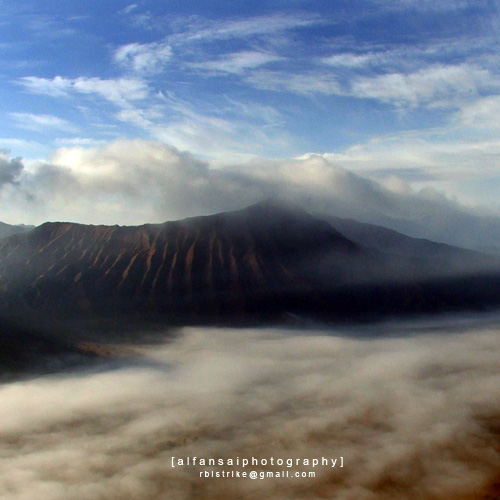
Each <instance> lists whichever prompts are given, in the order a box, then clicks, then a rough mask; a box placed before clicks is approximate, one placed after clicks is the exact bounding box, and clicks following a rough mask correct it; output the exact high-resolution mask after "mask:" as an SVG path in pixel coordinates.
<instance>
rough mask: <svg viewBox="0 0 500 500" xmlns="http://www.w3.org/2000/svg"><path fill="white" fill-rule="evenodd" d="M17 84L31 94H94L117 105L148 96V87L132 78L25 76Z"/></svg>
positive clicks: (141, 81)
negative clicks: (50, 77)
mask: <svg viewBox="0 0 500 500" xmlns="http://www.w3.org/2000/svg"><path fill="white" fill-rule="evenodd" d="M17 83H18V84H19V85H21V86H22V87H24V88H25V89H26V90H27V91H29V92H31V93H33V94H42V95H49V96H52V97H64V96H69V95H70V94H71V93H81V94H95V95H98V96H100V97H102V98H104V99H106V100H108V101H110V102H113V103H114V104H118V105H124V104H126V103H127V102H129V101H137V100H141V99H145V98H146V97H147V96H148V94H149V90H148V86H147V84H146V83H145V82H144V81H143V80H140V79H132V78H118V79H101V78H86V77H80V78H75V79H69V78H64V77H60V76H56V77H54V78H52V79H49V78H40V77H36V76H27V77H23V78H21V79H20V80H18V82H17Z"/></svg>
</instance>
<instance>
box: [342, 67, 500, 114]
mask: <svg viewBox="0 0 500 500" xmlns="http://www.w3.org/2000/svg"><path fill="white" fill-rule="evenodd" d="M492 90H496V91H498V90H500V83H499V82H498V79H497V78H496V76H495V75H493V74H492V73H491V72H490V71H489V70H487V69H483V68H480V67H477V66H472V65H470V64H461V65H448V66H444V65H439V66H433V67H429V68H425V69H422V70H419V71H416V72H414V73H409V74H405V73H391V74H386V75H381V76H376V77H365V78H359V79H357V80H355V81H354V82H353V83H352V87H351V89H350V91H349V92H348V93H349V94H350V95H353V96H355V97H359V98H370V99H377V100H380V101H383V102H389V103H391V104H395V105H396V106H409V107H415V106H417V105H421V104H424V105H428V106H432V107H439V106H451V107H458V106H459V105H460V103H462V102H463V101H464V100H467V99H469V98H470V97H474V96H478V95H479V94H480V92H481V91H492Z"/></svg>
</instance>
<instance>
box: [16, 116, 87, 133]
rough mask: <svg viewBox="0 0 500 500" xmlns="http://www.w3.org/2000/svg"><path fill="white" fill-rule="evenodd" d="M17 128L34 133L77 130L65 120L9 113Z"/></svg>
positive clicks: (55, 117) (54, 117)
mask: <svg viewBox="0 0 500 500" xmlns="http://www.w3.org/2000/svg"><path fill="white" fill-rule="evenodd" d="M9 116H10V117H12V118H13V119H14V120H15V122H16V125H17V127H19V128H23V129H25V130H33V131H35V132H45V131H46V130H47V129H55V130H65V131H67V132H76V131H77V130H78V129H77V127H75V126H74V125H73V124H71V123H70V122H68V121H67V120H63V119H62V118H59V117H57V116H53V115H36V114H33V113H9Z"/></svg>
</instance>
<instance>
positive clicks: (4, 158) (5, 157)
mask: <svg viewBox="0 0 500 500" xmlns="http://www.w3.org/2000/svg"><path fill="white" fill-rule="evenodd" d="M23 169H24V165H23V162H22V160H21V158H12V159H11V158H10V157H9V151H8V150H1V149H0V189H1V188H2V187H3V186H4V185H6V184H13V183H15V182H17V181H18V179H19V177H20V176H21V173H22V171H23Z"/></svg>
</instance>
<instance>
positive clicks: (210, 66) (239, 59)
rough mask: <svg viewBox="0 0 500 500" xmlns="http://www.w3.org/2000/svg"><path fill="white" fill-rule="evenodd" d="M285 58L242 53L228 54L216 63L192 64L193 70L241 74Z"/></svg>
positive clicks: (256, 53)
mask: <svg viewBox="0 0 500 500" xmlns="http://www.w3.org/2000/svg"><path fill="white" fill-rule="evenodd" d="M284 59H285V58H284V57H281V56H278V55H276V54H269V53H265V52H258V51H242V52H235V53H232V54H226V55H225V56H222V57H220V58H219V59H218V60H216V61H204V62H199V63H192V64H190V66H191V67H193V68H200V69H205V70H212V71H218V72H222V73H234V74H241V73H243V72H244V71H245V70H247V69H251V68H257V67H259V66H264V65H266V64H269V63H273V62H276V61H283V60H284Z"/></svg>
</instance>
